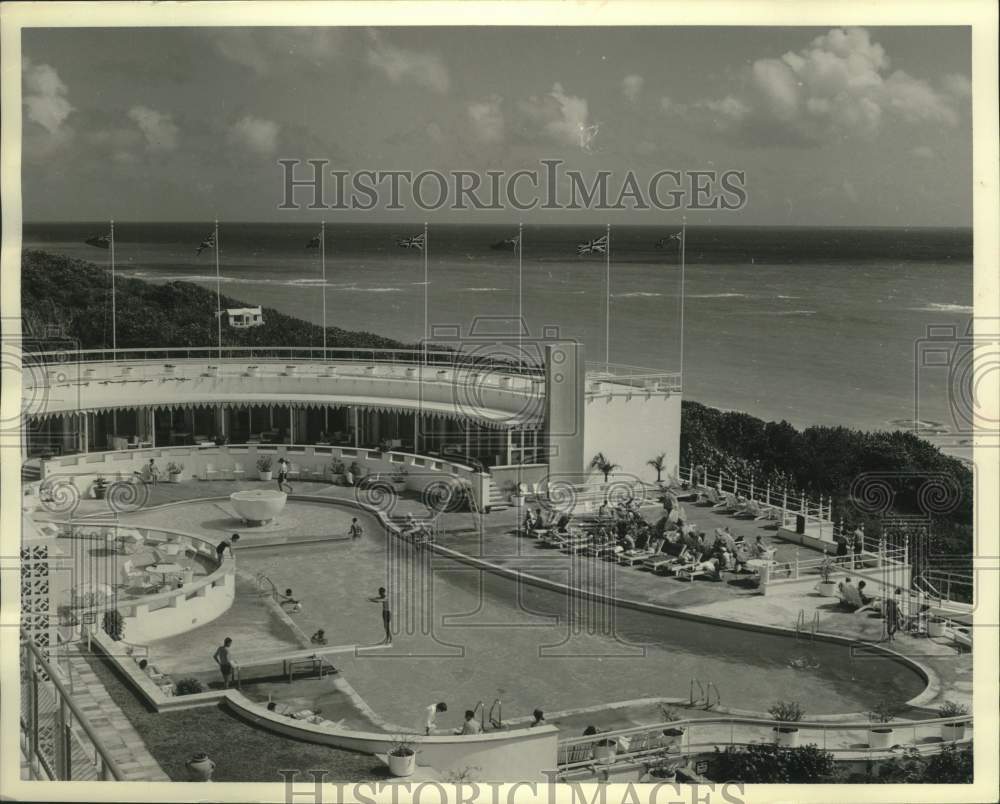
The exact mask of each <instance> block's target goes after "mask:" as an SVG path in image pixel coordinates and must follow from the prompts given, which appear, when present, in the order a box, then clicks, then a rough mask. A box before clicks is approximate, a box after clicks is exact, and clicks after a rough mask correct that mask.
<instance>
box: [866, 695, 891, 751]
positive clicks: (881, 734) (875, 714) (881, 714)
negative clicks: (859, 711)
mask: <svg viewBox="0 0 1000 804" xmlns="http://www.w3.org/2000/svg"><path fill="white" fill-rule="evenodd" d="M868 717H869V718H870V719H871V721H872V723H879V724H881V725H879V726H872V727H871V729H869V731H868V745H869V746H870V747H872V748H890V747H891V746H892V738H893V735H894V734H895V732H894V730H893V728H892V726H890V725H888V724H889V723H890V722H892V720H893V719H894V718H895V715H894V714H893V711H892V708H891V707H890V706H889V702H888V701H885V700H882V701H879V702H878V705H877V706H876V707H875V708H874V709H872V711H871V712H869V713H868Z"/></svg>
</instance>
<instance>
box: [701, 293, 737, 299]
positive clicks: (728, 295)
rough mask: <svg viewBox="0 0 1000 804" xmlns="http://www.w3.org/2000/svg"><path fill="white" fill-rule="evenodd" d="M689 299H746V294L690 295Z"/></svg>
mask: <svg viewBox="0 0 1000 804" xmlns="http://www.w3.org/2000/svg"><path fill="white" fill-rule="evenodd" d="M686 295H687V298H689V299H745V298H746V297H747V294H746V293H688V294H686Z"/></svg>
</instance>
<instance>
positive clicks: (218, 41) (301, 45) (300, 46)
mask: <svg viewBox="0 0 1000 804" xmlns="http://www.w3.org/2000/svg"><path fill="white" fill-rule="evenodd" d="M206 35H208V36H211V37H212V42H213V44H214V45H215V49H216V50H217V51H218V53H219V54H220V55H221V56H222V57H223V58H225V59H227V60H228V61H231V62H233V63H234V64H239V65H241V66H243V67H247V68H249V69H251V70H253V71H254V72H255V73H256V74H257V75H265V74H267V73H269V72H271V71H273V69H274V68H275V67H277V66H281V65H285V64H297V63H298V62H300V61H306V62H309V63H311V64H314V65H322V64H325V63H327V62H329V61H331V60H332V59H334V58H336V57H337V56H338V55H340V51H341V47H342V40H343V32H342V31H340V30H338V29H336V28H255V29H249V28H228V29H221V30H215V29H213V30H212V31H211V33H209V34H206Z"/></svg>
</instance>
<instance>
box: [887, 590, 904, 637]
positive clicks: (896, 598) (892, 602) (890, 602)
mask: <svg viewBox="0 0 1000 804" xmlns="http://www.w3.org/2000/svg"><path fill="white" fill-rule="evenodd" d="M902 596H903V590H902V589H897V590H896V592H895V594H894V595H893V596H892V597H890V598H888V599H887V600H886V601H885V633H886V639H888V640H889V641H890V642H895V641H896V632H897V631H898V630H899V621H900V620H901V619H902V617H903V615H902V611H901V610H900V601H901V600H902Z"/></svg>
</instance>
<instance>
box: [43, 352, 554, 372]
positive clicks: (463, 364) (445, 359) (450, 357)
mask: <svg viewBox="0 0 1000 804" xmlns="http://www.w3.org/2000/svg"><path fill="white" fill-rule="evenodd" d="M258 359H259V360H291V361H313V362H324V361H325V362H334V363H341V362H348V363H366V364H371V363H382V364H385V363H390V364H399V363H405V364H410V365H428V366H438V367H450V368H453V369H456V370H460V371H498V372H504V373H508V374H521V375H525V376H539V377H540V376H543V375H544V368H543V366H542V365H541V364H540V363H537V362H532V361H529V360H520V361H517V360H513V359H505V358H504V357H502V356H486V355H475V354H469V353H467V352H460V351H455V350H444V349H426V350H424V349H355V348H350V347H331V348H327V349H323V348H322V347H319V346H224V347H222V349H219V348H217V347H214V346H191V347H150V348H140V349H115V350H112V349H83V350H78V351H54V352H29V353H25V354H24V356H23V360H24V365H25V368H27V367H28V366H38V367H43V366H44V367H49V366H51V365H52V364H56V365H57V366H58V365H65V364H73V363H92V362H115V363H128V362H133V361H170V360H204V361H206V362H209V363H211V362H214V361H217V360H242V361H246V360H258Z"/></svg>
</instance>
